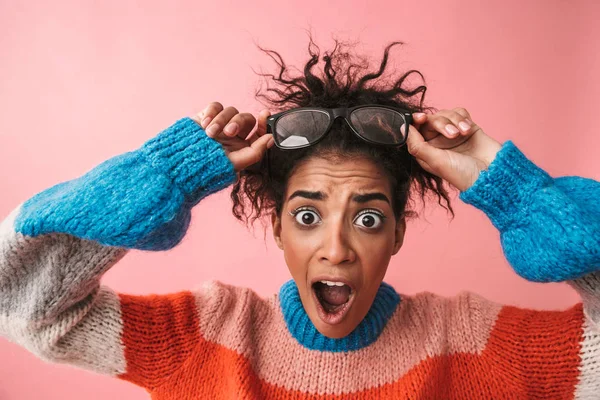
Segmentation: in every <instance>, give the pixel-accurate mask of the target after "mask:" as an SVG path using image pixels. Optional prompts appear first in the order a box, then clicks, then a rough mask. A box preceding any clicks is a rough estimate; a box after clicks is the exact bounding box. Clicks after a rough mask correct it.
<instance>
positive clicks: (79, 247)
mask: <svg viewBox="0 0 600 400" xmlns="http://www.w3.org/2000/svg"><path fill="white" fill-rule="evenodd" d="M19 210H20V207H18V208H17V209H15V210H14V211H13V212H12V213H11V214H10V215H9V216H8V217H7V218H6V219H5V220H4V221H3V222H2V223H1V224H0V335H2V336H4V337H6V338H7V339H9V340H11V341H13V342H15V343H17V344H19V345H21V346H23V347H25V348H27V349H28V350H30V351H31V352H33V353H34V354H36V355H37V356H38V357H41V358H43V359H45V360H47V361H52V362H63V363H69V364H72V365H76V366H80V367H84V368H87V369H91V370H94V371H96V372H99V373H103V374H109V375H115V374H117V373H122V372H123V371H124V370H125V360H124V353H123V345H122V343H121V332H122V322H121V313H120V307H119V299H118V297H117V295H116V294H115V293H114V292H113V291H111V290H110V289H108V288H104V287H100V283H99V282H100V277H101V275H102V274H103V273H104V272H106V271H107V270H108V269H109V268H110V267H112V266H113V265H114V264H115V263H116V262H118V261H119V260H120V259H121V258H122V257H123V256H124V255H125V254H126V250H125V249H121V248H117V247H107V246H102V245H100V244H98V243H96V242H93V241H89V240H82V239H79V238H77V237H74V236H71V235H67V234H48V235H42V236H38V237H35V238H32V237H27V236H23V235H22V234H20V233H16V232H15V231H14V221H15V219H16V217H17V215H18V213H19Z"/></svg>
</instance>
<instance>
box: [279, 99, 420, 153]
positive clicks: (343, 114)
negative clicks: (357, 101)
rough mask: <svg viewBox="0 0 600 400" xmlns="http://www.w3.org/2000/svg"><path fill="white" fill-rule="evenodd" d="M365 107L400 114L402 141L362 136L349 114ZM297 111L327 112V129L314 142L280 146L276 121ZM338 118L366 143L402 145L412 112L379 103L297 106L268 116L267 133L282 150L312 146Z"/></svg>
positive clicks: (406, 134) (410, 121) (389, 145)
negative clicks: (402, 119)
mask: <svg viewBox="0 0 600 400" xmlns="http://www.w3.org/2000/svg"><path fill="white" fill-rule="evenodd" d="M366 107H370V108H373V107H375V108H384V109H388V110H392V111H396V112H398V113H400V114H402V116H403V117H404V119H405V120H406V122H407V123H406V124H405V126H406V133H405V135H404V140H403V141H402V143H381V142H377V141H374V140H371V139H368V138H366V137H364V136H362V135H361V134H360V133H359V132H358V130H357V129H356V128H355V127H354V126H353V125H352V122H351V121H350V115H351V114H352V113H353V112H354V111H356V110H358V109H361V108H366ZM298 111H318V112H322V113H325V114H328V115H329V125H328V126H327V129H325V132H323V134H322V135H321V136H320V137H319V138H318V139H317V140H315V141H314V142H311V143H307V144H302V145H299V146H293V147H287V146H281V144H280V143H279V138H278V135H277V134H276V133H275V132H276V128H277V121H278V120H279V119H280V118H281V117H283V116H285V115H287V114H290V113H294V112H298ZM338 118H342V119H343V120H344V121H346V124H347V125H348V126H349V127H350V130H351V131H352V132H353V133H354V134H355V135H356V136H358V137H359V138H361V139H362V140H364V141H365V142H368V143H371V144H374V145H378V146H386V147H396V146H403V145H404V144H406V139H407V138H408V131H409V125H411V124H412V122H413V119H412V112H410V111H409V110H406V109H402V108H398V107H391V106H384V105H380V104H363V105H360V106H355V107H340V108H322V107H298V108H292V109H290V110H286V111H282V112H280V113H277V114H274V115H272V116H270V117H269V118H267V133H272V134H273V139H274V140H275V145H276V146H277V147H278V148H280V149H282V150H297V149H303V148H306V147H310V146H314V145H315V144H317V143H318V142H319V141H321V140H322V139H323V138H324V137H325V136H327V133H329V131H330V130H331V127H332V126H333V124H334V123H335V121H336V120H337V119H338Z"/></svg>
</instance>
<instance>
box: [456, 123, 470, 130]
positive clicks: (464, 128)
mask: <svg viewBox="0 0 600 400" xmlns="http://www.w3.org/2000/svg"><path fill="white" fill-rule="evenodd" d="M458 126H460V129H462V130H463V131H468V130H469V128H471V124H469V123H468V122H467V121H460V123H459V124H458Z"/></svg>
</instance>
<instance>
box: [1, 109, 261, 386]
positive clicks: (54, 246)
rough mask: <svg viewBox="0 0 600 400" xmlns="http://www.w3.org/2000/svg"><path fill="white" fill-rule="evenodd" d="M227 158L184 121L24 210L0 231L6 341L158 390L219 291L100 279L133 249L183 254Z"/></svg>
mask: <svg viewBox="0 0 600 400" xmlns="http://www.w3.org/2000/svg"><path fill="white" fill-rule="evenodd" d="M236 114H237V113H236ZM230 118H231V117H230ZM246 133H247V132H246ZM267 141H268V138H264V139H262V140H261V141H260V142H259V143H258V144H254V146H255V150H257V149H258V150H262V151H264V150H266V146H267ZM259 145H261V146H262V147H260V146H259ZM259 147H260V148H259ZM229 156H230V154H228V152H227V151H226V150H224V148H223V147H222V145H221V144H220V143H219V142H218V141H217V140H214V139H212V138H210V137H208V136H207V134H206V133H205V131H204V130H203V129H202V128H201V127H200V126H199V125H198V124H197V123H196V122H194V121H193V120H192V119H190V118H185V119H182V120H180V121H178V122H176V123H175V124H174V125H173V126H171V127H169V128H168V129H166V130H165V131H163V132H161V133H160V134H159V135H157V136H156V137H155V138H153V139H151V140H149V141H148V142H147V143H145V144H144V145H143V146H142V147H141V148H139V149H138V150H136V151H133V152H128V153H125V154H122V155H119V156H116V157H114V158H111V159H109V160H108V161H106V162H104V163H102V164H100V165H99V166H97V167H96V168H94V169H92V170H91V171H89V172H88V173H86V174H85V175H83V176H82V177H80V178H77V179H74V180H71V181H68V182H64V183H60V184H58V185H56V186H53V187H51V188H49V189H47V190H45V191H43V192H41V193H39V194H37V195H35V196H34V197H32V198H31V199H29V200H27V201H26V202H24V203H23V204H21V205H20V206H19V207H17V208H16V209H15V210H14V211H13V212H11V213H10V215H9V216H8V217H7V218H6V219H5V220H4V221H3V222H2V223H1V225H0V335H2V336H4V337H6V338H8V339H9V340H11V341H13V342H15V343H17V344H19V345H22V346H24V347H25V348H27V349H28V350H30V351H32V352H33V353H35V354H36V355H38V356H39V357H41V358H43V359H45V360H48V361H52V362H63V363H69V364H72V365H76V366H80V367H84V368H87V369H91V370H93V371H96V372H99V373H103V374H108V375H114V376H121V377H124V378H125V379H129V380H131V381H133V382H135V383H137V384H140V385H142V386H145V387H147V388H151V387H154V386H156V385H158V384H160V382H161V381H162V380H163V379H165V378H166V377H167V376H168V375H169V374H171V373H172V372H174V371H175V370H176V369H177V368H178V367H179V366H180V365H181V363H183V361H184V360H185V358H186V356H187V354H189V352H190V351H191V349H193V347H194V345H195V344H196V341H197V340H198V334H197V329H198V324H197V323H194V322H195V321H196V320H197V319H198V309H199V308H202V307H204V306H205V305H206V304H208V303H210V302H211V301H212V302H214V301H215V300H214V299H213V297H216V296H218V295H219V294H218V293H216V292H215V290H214V289H211V290H208V289H207V290H206V291H205V292H203V293H199V294H194V295H192V294H191V293H189V292H182V293H177V294H173V295H168V296H127V295H119V294H117V293H115V292H114V291H112V290H111V289H110V288H108V287H105V286H101V285H100V278H101V276H102V275H103V274H104V273H105V272H106V271H107V270H108V269H109V268H111V267H112V266H113V265H114V264H115V263H117V262H118V261H119V260H120V259H121V258H122V257H124V256H125V254H126V253H127V251H128V250H129V249H140V250H151V251H157V250H167V249H170V248H172V247H174V246H176V245H177V244H178V243H179V242H180V241H181V239H182V238H183V237H184V235H185V233H186V231H187V228H188V225H189V223H190V211H191V208H192V207H193V206H194V205H196V204H197V203H198V202H199V201H200V200H201V199H203V198H204V197H206V196H208V195H209V194H211V193H213V192H216V191H218V190H220V189H222V188H224V187H226V186H227V185H229V184H230V183H232V182H233V181H234V180H235V178H236V168H235V165H234V164H233V163H232V162H231V160H230V158H229ZM237 161H238V163H237V164H238V165H243V163H244V162H245V161H247V160H244V157H241V164H240V157H238V159H237ZM223 290H225V289H223ZM209 306H210V305H209ZM148 326H151V328H152V329H147V327H148ZM159 361H160V362H159Z"/></svg>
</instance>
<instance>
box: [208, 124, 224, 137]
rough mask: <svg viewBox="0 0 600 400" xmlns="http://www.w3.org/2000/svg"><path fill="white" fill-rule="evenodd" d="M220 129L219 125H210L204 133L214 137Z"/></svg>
mask: <svg viewBox="0 0 600 400" xmlns="http://www.w3.org/2000/svg"><path fill="white" fill-rule="evenodd" d="M220 129H221V127H220V126H219V124H212V125H211V126H209V127H208V129H207V130H206V133H208V134H209V135H210V136H216V135H217V133H219V130H220Z"/></svg>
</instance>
